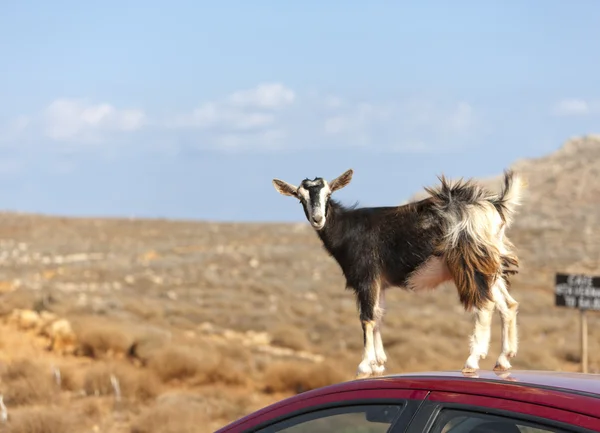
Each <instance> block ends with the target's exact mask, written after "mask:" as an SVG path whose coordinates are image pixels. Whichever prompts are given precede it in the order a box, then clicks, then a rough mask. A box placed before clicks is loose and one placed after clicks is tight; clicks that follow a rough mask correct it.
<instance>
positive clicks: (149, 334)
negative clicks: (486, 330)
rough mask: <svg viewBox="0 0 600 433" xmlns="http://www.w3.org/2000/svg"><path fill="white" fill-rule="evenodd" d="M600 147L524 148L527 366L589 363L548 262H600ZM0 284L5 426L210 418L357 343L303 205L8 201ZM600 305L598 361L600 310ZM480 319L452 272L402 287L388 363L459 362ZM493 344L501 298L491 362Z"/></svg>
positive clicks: (247, 404)
mask: <svg viewBox="0 0 600 433" xmlns="http://www.w3.org/2000/svg"><path fill="white" fill-rule="evenodd" d="M599 153H600V140H599V139H598V138H596V137H581V138H576V139H573V140H570V141H569V142H567V143H565V144H564V145H563V146H562V147H561V148H560V149H558V150H557V151H556V152H555V153H553V154H551V155H548V156H546V157H543V158H540V159H538V160H530V161H518V162H516V163H515V166H514V168H515V170H517V171H519V172H521V173H523V174H524V175H525V176H526V178H527V181H528V183H529V187H528V195H527V196H526V201H525V203H524V205H523V206H522V208H521V210H520V211H519V215H518V216H517V222H516V223H515V225H514V227H513V228H511V229H510V231H509V233H508V235H509V236H510V238H511V240H512V241H513V243H514V244H515V245H516V248H517V251H518V253H519V255H520V257H521V259H522V266H521V273H520V274H519V275H518V277H517V278H516V279H515V280H514V283H513V287H512V289H511V291H512V293H513V296H514V297H515V298H516V299H517V300H518V301H519V302H520V312H519V316H518V323H519V335H520V350H519V353H518V355H517V357H516V358H514V359H513V360H512V364H513V367H514V368H515V369H543V370H568V371H578V370H579V368H580V365H579V361H580V359H579V314H578V313H577V311H574V310H568V309H564V308H557V307H555V306H554V294H553V289H554V287H553V277H554V273H555V272H556V271H567V272H568V271H573V272H586V273H592V274H594V273H595V274H600V230H599V228H598V227H599V224H598V223H599V222H600V221H599V219H600V204H599V203H600V201H599V198H600V187H599V186H598V183H597V182H596V181H595V179H596V178H597V174H598V172H599V171H600V161H599V160H600V157H599ZM496 181H497V178H494V179H488V180H486V181H485V182H487V184H489V185H490V187H492V188H493V187H494V182H496ZM274 193H275V192H274ZM417 196H418V194H417V195H416V196H415V197H417ZM0 297H1V302H0V315H1V317H0V334H1V335H2V338H1V339H0V394H1V396H2V399H1V400H0V401H1V402H2V404H0V431H6V432H14V433H59V432H60V433H68V432H131V433H175V432H177V433H187V432H190V433H191V432H194V433H204V432H213V431H214V430H216V429H217V428H219V427H221V426H222V425H224V424H226V423H227V422H230V421H232V420H234V419H236V418H238V417H240V416H243V415H245V414H247V413H249V412H251V411H253V410H256V409H258V408H260V407H263V406H265V405H267V404H269V403H271V402H274V401H277V400H279V399H281V398H284V397H287V396H290V395H293V394H295V393H298V392H302V391H305V390H308V389H312V388H315V387H320V386H323V385H327V384H331V383H337V382H340V381H344V380H352V379H353V378H354V373H355V369H356V366H357V364H358V362H359V360H360V356H361V349H362V333H361V328H360V323H359V320H358V316H357V312H356V305H355V302H354V299H353V297H352V293H351V292H348V291H346V290H344V279H343V276H342V274H341V271H340V270H339V268H338V267H337V265H336V263H335V262H334V260H333V259H332V258H330V257H329V256H328V255H327V254H326V253H325V251H324V250H323V248H322V247H321V245H320V243H319V240H318V238H317V237H316V235H315V234H314V232H313V231H312V229H311V228H310V227H309V225H308V224H307V223H298V224H249V223H239V224H233V223H208V222H202V221H168V220H151V219H126V218H123V219H108V218H104V219H94V218H68V217H55V216H44V215H30V214H20V213H16V212H5V213H2V214H0ZM589 316H590V318H589V330H590V334H589V344H590V352H589V355H590V359H589V367H590V371H591V372H600V333H598V327H599V325H600V319H599V317H600V314H595V313H591V314H590V315H589ZM471 320H472V319H471V317H470V316H469V315H468V314H466V313H465V312H464V311H463V310H462V307H461V306H460V304H459V302H458V297H457V294H456V292H454V291H452V290H440V291H437V292H425V293H406V292H402V291H400V290H392V291H391V292H390V293H389V294H388V295H387V313H386V316H385V320H384V328H383V340H384V344H385V347H386V350H387V353H388V358H389V361H388V364H387V374H394V373H401V372H406V371H425V370H441V369H452V370H456V369H460V368H461V367H462V365H463V363H464V361H465V359H466V357H467V355H468V346H469V341H468V338H469V335H470V332H471V326H472V324H471ZM499 349H500V324H499V317H498V315H497V313H496V315H495V316H494V324H493V333H492V345H491V348H490V353H489V355H488V357H487V359H485V360H483V361H482V362H481V367H482V368H492V367H493V365H494V361H495V359H496V356H497V355H498V353H499Z"/></svg>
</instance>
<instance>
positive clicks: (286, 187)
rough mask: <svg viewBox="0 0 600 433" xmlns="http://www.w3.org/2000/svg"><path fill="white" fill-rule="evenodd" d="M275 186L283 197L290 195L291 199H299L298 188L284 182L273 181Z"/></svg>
mask: <svg viewBox="0 0 600 433" xmlns="http://www.w3.org/2000/svg"><path fill="white" fill-rule="evenodd" d="M273 186H274V187H275V189H276V190H277V192H278V193H279V194H281V195H289V196H291V197H298V193H297V192H296V191H297V189H298V188H296V187H295V186H294V185H292V184H289V183H287V182H285V181H283V180H279V179H273Z"/></svg>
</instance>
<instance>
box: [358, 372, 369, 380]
mask: <svg viewBox="0 0 600 433" xmlns="http://www.w3.org/2000/svg"><path fill="white" fill-rule="evenodd" d="M368 377H371V373H368V372H366V371H359V372H357V373H356V376H355V379H366V378H368Z"/></svg>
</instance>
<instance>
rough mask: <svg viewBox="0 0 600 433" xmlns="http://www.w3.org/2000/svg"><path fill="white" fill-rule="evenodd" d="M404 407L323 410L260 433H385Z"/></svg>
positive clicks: (372, 405)
mask: <svg viewBox="0 0 600 433" xmlns="http://www.w3.org/2000/svg"><path fill="white" fill-rule="evenodd" d="M401 409H402V405H389V404H368V405H357V406H345V407H337V408H331V409H321V410H316V411H313V412H309V413H303V414H301V415H297V416H295V417H292V418H289V419H286V420H284V421H280V422H278V423H276V424H272V425H270V426H267V427H265V428H263V429H261V430H258V431H257V433H274V432H281V433H326V432H335V433H386V432H388V431H389V430H390V427H391V426H392V424H393V423H394V421H395V420H396V419H397V417H398V415H399V414H400V412H401Z"/></svg>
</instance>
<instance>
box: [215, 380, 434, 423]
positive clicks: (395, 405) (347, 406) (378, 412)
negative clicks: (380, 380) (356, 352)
mask: <svg viewBox="0 0 600 433" xmlns="http://www.w3.org/2000/svg"><path fill="white" fill-rule="evenodd" d="M426 396H427V391H424V390H403V389H381V390H374V389H367V390H355V391H342V392H336V393H333V394H326V395H317V396H314V397H312V398H309V399H305V400H300V401H297V402H295V403H292V404H290V405H287V406H284V407H280V408H277V409H276V410H274V411H271V412H267V413H265V414H262V415H261V417H260V418H259V419H251V420H248V421H246V422H245V423H244V424H242V425H239V426H236V427H235V429H233V430H228V432H227V433H234V432H235V433H309V432H310V433H326V432H327V433H328V432H339V433H404V432H405V430H406V428H407V426H408V425H409V424H410V421H411V420H412V418H413V416H414V414H415V413H416V412H417V410H418V408H419V405H420V404H421V403H422V402H423V400H424V398H425V397H426Z"/></svg>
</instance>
